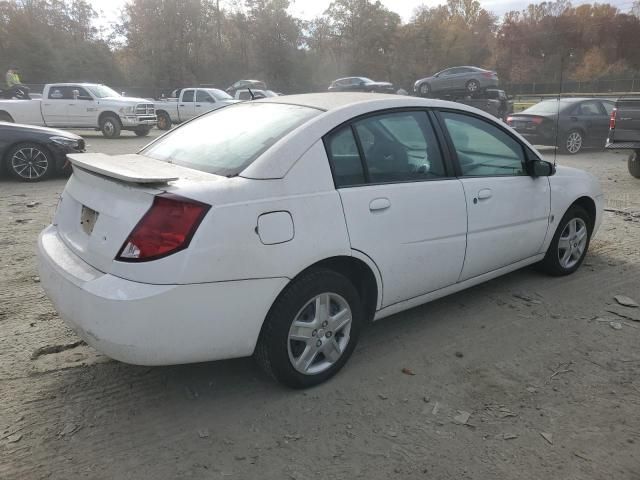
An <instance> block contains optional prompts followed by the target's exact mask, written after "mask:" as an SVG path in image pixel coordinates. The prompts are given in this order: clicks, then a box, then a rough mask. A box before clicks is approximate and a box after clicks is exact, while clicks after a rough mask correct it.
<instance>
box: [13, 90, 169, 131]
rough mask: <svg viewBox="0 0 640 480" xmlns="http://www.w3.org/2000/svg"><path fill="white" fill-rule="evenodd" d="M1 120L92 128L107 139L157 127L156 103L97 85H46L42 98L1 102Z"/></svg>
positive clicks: (62, 126) (58, 126)
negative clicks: (129, 131) (123, 133)
mask: <svg viewBox="0 0 640 480" xmlns="http://www.w3.org/2000/svg"><path fill="white" fill-rule="evenodd" d="M0 121H4V122H16V123H25V124H28V125H44V126H47V127H56V128H74V129H76V128H91V129H95V130H101V131H102V134H103V135H104V136H105V137H107V138H116V137H118V136H120V131H121V130H131V131H133V132H135V134H136V135H138V136H140V137H143V136H145V135H148V134H149V131H150V130H151V129H152V128H153V127H154V126H155V124H156V121H157V118H156V114H155V109H154V107H153V103H151V102H149V100H145V99H143V98H130V97H123V96H121V95H120V94H118V93H117V92H115V91H114V90H112V89H111V88H109V87H106V86H104V85H98V84H94V83H52V84H49V85H45V87H44V91H43V92H42V98H37V99H31V100H0Z"/></svg>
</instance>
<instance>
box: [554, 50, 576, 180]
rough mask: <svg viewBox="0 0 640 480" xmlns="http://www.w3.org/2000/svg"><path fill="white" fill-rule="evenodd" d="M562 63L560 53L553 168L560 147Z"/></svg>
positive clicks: (562, 58) (570, 54) (562, 57)
mask: <svg viewBox="0 0 640 480" xmlns="http://www.w3.org/2000/svg"><path fill="white" fill-rule="evenodd" d="M572 56H573V54H572V53H571V52H569V57H572ZM563 63H564V55H563V54H562V52H560V88H559V89H558V105H557V108H556V141H555V145H556V148H554V149H553V166H554V167H555V166H556V165H557V164H558V148H560V146H559V145H558V138H559V136H560V100H561V99H562V81H563V79H562V72H563V67H564V65H563Z"/></svg>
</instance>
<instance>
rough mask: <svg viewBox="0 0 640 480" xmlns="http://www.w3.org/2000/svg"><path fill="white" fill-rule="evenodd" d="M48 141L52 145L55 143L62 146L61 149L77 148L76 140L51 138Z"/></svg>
mask: <svg viewBox="0 0 640 480" xmlns="http://www.w3.org/2000/svg"><path fill="white" fill-rule="evenodd" d="M50 140H51V141H52V142H53V143H57V144H58V145H62V146H63V147H71V148H78V140H76V139H75V138H68V137H51V138H50Z"/></svg>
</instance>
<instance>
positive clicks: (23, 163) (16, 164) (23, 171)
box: [11, 147, 49, 180]
mask: <svg viewBox="0 0 640 480" xmlns="http://www.w3.org/2000/svg"><path fill="white" fill-rule="evenodd" d="M11 168H12V169H13V171H14V172H15V173H16V175H18V176H19V177H20V178H23V179H25V180H37V179H39V178H42V177H43V176H44V175H45V174H46V173H47V171H48V170H49V158H47V155H46V154H45V153H44V152H43V151H42V150H39V149H37V148H35V147H25V148H21V149H20V150H17V151H16V152H15V153H14V154H13V156H12V157H11Z"/></svg>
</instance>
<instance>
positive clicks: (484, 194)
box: [478, 188, 492, 200]
mask: <svg viewBox="0 0 640 480" xmlns="http://www.w3.org/2000/svg"><path fill="white" fill-rule="evenodd" d="M491 195H492V192H491V190H490V189H488V188H483V189H482V190H480V191H479V192H478V200H486V199H487V198H491Z"/></svg>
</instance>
